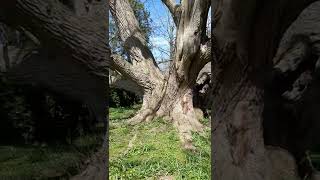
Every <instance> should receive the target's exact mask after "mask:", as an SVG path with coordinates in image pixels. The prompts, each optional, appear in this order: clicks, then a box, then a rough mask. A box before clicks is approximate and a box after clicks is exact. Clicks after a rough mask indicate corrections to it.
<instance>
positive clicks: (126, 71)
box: [110, 54, 153, 89]
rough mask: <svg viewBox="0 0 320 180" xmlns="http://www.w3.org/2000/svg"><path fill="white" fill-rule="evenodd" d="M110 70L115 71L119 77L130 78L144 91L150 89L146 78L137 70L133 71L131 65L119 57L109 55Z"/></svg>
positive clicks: (148, 80)
mask: <svg viewBox="0 0 320 180" xmlns="http://www.w3.org/2000/svg"><path fill="white" fill-rule="evenodd" d="M111 59H112V60H111V63H110V68H111V69H116V70H117V71H118V72H119V73H121V75H123V76H125V77H127V78H130V79H131V80H133V81H134V82H136V83H137V84H138V85H139V86H141V87H143V88H145V89H151V87H152V85H153V84H151V82H150V79H149V77H148V76H146V75H145V74H144V73H143V72H141V71H139V69H135V68H134V67H133V66H132V64H130V63H129V62H128V61H126V60H124V59H123V58H122V57H121V56H120V55H116V54H113V55H111Z"/></svg>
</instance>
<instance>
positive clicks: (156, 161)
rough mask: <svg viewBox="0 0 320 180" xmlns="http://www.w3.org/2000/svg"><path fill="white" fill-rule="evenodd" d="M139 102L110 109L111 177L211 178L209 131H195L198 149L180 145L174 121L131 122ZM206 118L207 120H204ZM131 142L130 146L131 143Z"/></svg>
mask: <svg viewBox="0 0 320 180" xmlns="http://www.w3.org/2000/svg"><path fill="white" fill-rule="evenodd" d="M138 108H139V107H138V106H135V107H133V108H111V109H110V120H111V121H110V146H109V147H110V167H109V169H110V179H111V180H117V179H123V180H127V179H150V180H151V179H159V177H161V176H172V177H173V178H174V179H176V180H179V179H199V180H200V179H201V180H206V179H210V178H211V177H210V133H209V130H207V131H206V132H205V133H204V134H202V135H199V134H193V140H194V145H195V146H196V147H197V150H196V151H195V152H189V151H185V150H183V149H182V148H181V144H180V141H179V138H178V134H177V131H176V130H175V128H174V127H173V126H172V124H171V123H169V122H166V121H164V120H162V119H154V120H153V121H152V122H150V123H141V124H139V125H135V126H129V125H127V124H126V123H125V120H126V119H128V118H129V117H132V116H133V115H134V113H135V111H136V110H137V109H138ZM203 122H208V120H204V121H203ZM129 144H130V147H128V146H129Z"/></svg>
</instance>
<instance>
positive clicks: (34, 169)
mask: <svg viewBox="0 0 320 180" xmlns="http://www.w3.org/2000/svg"><path fill="white" fill-rule="evenodd" d="M100 147H101V135H98V134H91V135H86V136H82V137H79V138H77V139H75V140H74V141H73V142H72V144H70V145H61V144H60V145H53V144H51V145H48V146H41V145H36V146H35V145H6V146H3V145H1V146H0V177H1V179H2V178H3V179H69V177H71V176H73V175H76V174H78V173H79V172H80V171H81V170H82V169H83V168H85V162H86V160H87V159H88V157H90V155H91V154H92V153H93V152H95V150H97V149H98V148H100Z"/></svg>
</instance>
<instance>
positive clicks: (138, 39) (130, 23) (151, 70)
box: [110, 0, 163, 84]
mask: <svg viewBox="0 0 320 180" xmlns="http://www.w3.org/2000/svg"><path fill="white" fill-rule="evenodd" d="M110 10H111V14H112V17H113V19H114V20H115V23H116V25H117V27H118V30H119V36H120V39H121V41H122V42H123V44H124V48H125V50H126V51H127V53H128V54H129V56H130V59H131V60H132V62H133V63H132V66H134V69H136V70H138V69H139V70H140V72H143V73H144V74H145V75H147V76H150V77H151V78H153V79H158V80H160V81H161V80H162V79H163V74H162V73H161V71H160V69H159V68H158V65H157V64H156V62H155V58H154V56H153V54H152V52H151V50H150V49H149V47H148V45H147V41H146V38H145V37H144V35H143V34H142V31H141V29H140V27H139V23H138V21H137V19H136V17H135V15H134V12H133V10H132V8H131V6H130V3H129V2H128V0H111V1H110ZM117 71H119V72H120V71H123V70H119V69H117ZM135 79H136V77H135ZM136 80H138V79H136ZM139 81H141V80H139ZM138 84H141V83H138Z"/></svg>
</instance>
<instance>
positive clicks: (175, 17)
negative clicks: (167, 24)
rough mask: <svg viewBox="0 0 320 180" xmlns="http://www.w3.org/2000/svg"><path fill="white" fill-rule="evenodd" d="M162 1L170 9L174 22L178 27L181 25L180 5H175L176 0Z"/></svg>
mask: <svg viewBox="0 0 320 180" xmlns="http://www.w3.org/2000/svg"><path fill="white" fill-rule="evenodd" d="M161 1H162V2H163V4H165V5H166V6H167V8H168V9H169V11H170V13H171V16H172V18H173V21H174V23H175V25H176V26H177V25H178V24H179V18H180V12H181V11H180V10H179V7H180V5H179V4H177V3H175V0H161Z"/></svg>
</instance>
